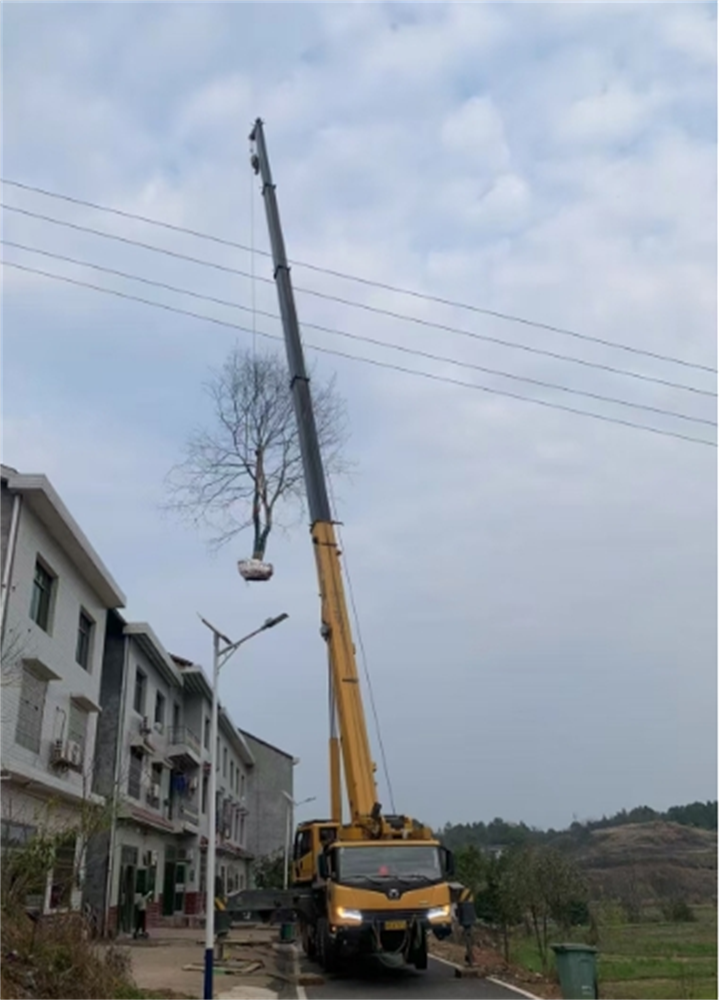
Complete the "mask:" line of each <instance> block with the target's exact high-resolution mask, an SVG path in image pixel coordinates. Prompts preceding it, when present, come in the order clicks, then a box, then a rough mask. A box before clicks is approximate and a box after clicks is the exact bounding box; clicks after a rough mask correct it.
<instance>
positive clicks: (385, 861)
mask: <svg viewBox="0 0 720 1000" xmlns="http://www.w3.org/2000/svg"><path fill="white" fill-rule="evenodd" d="M338 875H339V877H340V879H344V878H357V877H361V876H367V877H369V878H377V877H378V876H383V875H386V876H391V877H393V878H404V877H405V878H407V877H408V876H413V875H419V876H422V877H423V878H427V879H440V878H441V877H442V868H441V866H440V856H439V853H438V849H437V847H429V846H428V847H425V846H417V847H415V846H410V845H407V846H406V845H403V846H402V847H400V846H398V847H389V846H388V847H386V846H383V845H381V844H377V845H376V844H373V846H372V847H341V848H339V849H338Z"/></svg>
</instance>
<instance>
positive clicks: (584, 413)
mask: <svg viewBox="0 0 720 1000" xmlns="http://www.w3.org/2000/svg"><path fill="white" fill-rule="evenodd" d="M0 264H2V265H4V266H5V267H14V268H16V269H17V270H19V271H26V272H28V273H29V274H37V275H40V276H41V277H44V278H51V279H54V280H56V281H62V282H65V283H67V284H70V285H76V286H77V287H79V288H89V289H92V290H93V291H96V292H102V293H104V294H105V295H113V296H115V297H116V298H120V299H126V300H127V301H129V302H139V303H141V304H142V305H146V306H153V307H154V308H156V309H163V310H165V311H166V312H171V313H176V314H177V315H179V316H189V317H191V318H192V319H199V320H202V321H203V322H206V323H214V324H215V325H216V326H222V327H227V328H229V329H233V330H241V331H242V332H243V333H252V330H251V329H249V328H248V327H246V326H242V325H241V324H240V323H231V322H229V321H228V320H222V319H217V318H216V317H214V316H207V315H205V314H203V313H196V312H192V311H191V310H189V309H180V308H178V307H177V306H170V305H167V304H165V303H164V302H154V301H153V300H152V299H144V298H141V297H140V296H139V295H130V294H129V293H128V292H120V291H117V290H116V289H113V288H103V287H102V286H100V285H93V284H91V283H90V282H87V281H79V280H77V279H76V278H68V277H66V276H65V275H59V274H51V273H50V272H48V271H41V270H40V269H39V268H35V267H27V266H26V265H24V264H16V263H15V262H13V261H7V260H3V261H0ZM257 334H258V336H260V337H266V338H267V339H268V340H276V341H280V342H282V340H283V338H282V337H278V336H276V335H275V334H272V333H266V332H265V331H264V330H258V331H257ZM306 346H307V347H308V348H309V349H310V350H312V351H318V352H320V353H321V354H330V355H332V356H334V357H338V358H345V359H347V360H349V361H360V362H362V363H363V364H369V365H374V366H375V367H376V368H387V369H389V370H391V371H397V372H402V373H404V374H406V375H415V376H417V377H419V378H426V379H430V380H431V381H433V382H444V383H447V384H449V385H456V386H461V387H462V388H465V389H476V390H478V391H480V392H487V393H491V394H492V395H496V396H505V397H507V398H509V399H519V400H522V401H523V402H527V403H535V404H536V405H537V406H544V407H546V408H547V409H551V410H561V411H563V412H564V413H574V414H576V415H577V416H581V417H591V418H592V419H593V420H602V421H603V422H604V423H610V424H619V425H620V426H622V427H632V428H634V429H636V430H643V431H648V432H649V433H651V434H659V435H660V436H661V437H673V438H678V439H679V440H681V441H690V442H692V443H693V444H702V445H706V446H707V447H710V448H717V444H716V443H715V442H714V441H707V440H704V439H703V438H695V437H690V436H689V435H687V434H680V433H678V432H677V431H668V430H661V429H660V428H659V427H651V426H649V425H648V424H638V423H635V422H634V421H631V420H623V419H621V418H620V417H609V416H606V415H604V414H600V413H592V412H591V411H590V410H578V409H576V408H575V407H572V406H565V405H563V404H562V403H550V402H548V401H547V400H544V399H535V398H534V397H532V396H523V395H521V394H520V393H516V392H509V391H508V390H506V389H493V388H491V387H490V386H486V385H479V384H478V383H476V382H463V381H462V380H461V379H455V378H450V377H449V376H447V375H436V374H434V373H432V372H421V371H417V370H413V369H412V368H404V367H403V366H402V365H395V364H392V363H391V362H389V361H379V360H377V359H376V358H363V357H360V356H359V355H357V354H347V353H346V352H344V351H338V350H335V349H334V348H331V347H320V346H318V345H316V344H306Z"/></svg>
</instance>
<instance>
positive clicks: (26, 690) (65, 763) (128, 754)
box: [0, 466, 293, 932]
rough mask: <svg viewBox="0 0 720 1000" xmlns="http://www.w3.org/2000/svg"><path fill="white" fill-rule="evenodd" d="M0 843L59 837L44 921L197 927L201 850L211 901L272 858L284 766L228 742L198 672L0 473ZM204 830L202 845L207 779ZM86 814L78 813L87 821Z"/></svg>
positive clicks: (42, 901)
mask: <svg viewBox="0 0 720 1000" xmlns="http://www.w3.org/2000/svg"><path fill="white" fill-rule="evenodd" d="M1 513H2V520H1V525H2V535H1V539H0V540H1V541H2V567H1V568H2V611H1V615H2V670H3V674H2V680H3V692H2V694H3V697H2V706H1V708H2V723H3V724H2V743H1V748H0V764H1V766H2V778H3V781H2V840H3V847H13V846H19V845H22V844H23V843H25V842H27V841H28V840H29V839H31V838H32V836H33V835H34V834H35V833H36V832H37V831H39V830H41V829H42V830H45V831H48V830H49V831H51V832H53V834H55V833H59V834H61V835H62V836H61V837H60V839H59V840H58V841H57V844H56V853H55V866H54V869H53V871H52V872H51V873H50V875H49V876H48V877H47V879H44V877H43V880H41V881H42V885H40V884H38V886H37V887H36V890H37V891H35V889H34V890H33V893H34V896H35V899H34V903H33V905H35V906H37V907H38V908H42V909H44V910H45V911H54V910H60V909H64V908H78V907H79V906H80V905H81V903H84V904H87V905H89V906H90V907H91V908H92V909H93V911H94V912H95V914H96V917H97V918H98V920H99V921H100V922H101V924H102V925H103V927H104V928H105V929H106V930H108V931H110V932H117V931H120V932H123V931H124V932H127V931H130V930H132V928H133V925H134V920H135V916H136V909H135V908H136V902H137V898H138V893H140V892H145V893H148V892H149V893H150V894H151V895H150V903H149V906H148V923H149V924H150V925H152V923H154V922H157V921H159V920H162V921H169V922H173V923H177V922H182V923H187V922H190V921H192V920H194V919H195V918H197V917H199V916H200V915H202V914H203V913H204V905H205V891H206V889H205V887H206V876H207V845H208V838H209V836H211V835H212V836H215V838H216V846H217V867H216V875H217V876H218V877H219V880H220V882H221V884H222V886H223V888H224V890H225V891H226V892H232V891H234V890H237V889H242V888H245V887H247V886H249V885H251V884H252V869H251V862H252V859H253V857H254V856H257V855H264V854H270V853H272V852H274V851H275V850H277V849H279V848H280V847H282V844H283V842H284V836H285V820H286V817H287V801H288V798H289V797H291V796H292V790H293V783H292V763H293V758H292V757H290V755H289V754H285V753H284V752H283V751H280V750H277V749H276V748H274V747H271V746H269V744H266V743H264V742H263V741H262V740H259V739H257V738H256V737H254V736H250V735H249V734H245V733H243V732H242V731H241V730H239V729H238V728H237V727H236V726H235V724H234V723H233V721H232V719H231V718H230V716H229V715H228V713H227V711H226V710H225V709H223V708H222V707H221V708H220V711H219V716H218V722H219V727H218V728H219V732H218V740H217V744H216V746H215V747H211V746H210V732H211V725H210V721H211V714H212V691H211V688H210V684H209V682H208V679H207V677H206V675H205V673H204V671H203V669H202V668H201V667H200V666H198V665H197V664H194V663H192V662H190V661H188V660H184V659H182V658H180V657H174V656H170V655H169V654H168V652H167V650H166V649H165V648H164V646H163V644H162V643H161V642H160V640H159V639H158V637H157V636H156V635H155V633H154V631H153V629H152V628H151V627H150V625H148V624H146V623H144V622H127V621H126V620H125V619H124V617H123V616H122V615H121V614H120V612H119V609H120V608H123V607H124V606H125V597H124V595H123V594H122V592H121V591H120V589H119V587H118V586H117V584H116V583H115V581H114V580H113V578H112V577H111V576H110V574H109V572H108V570H107V569H106V568H105V566H104V565H103V563H102V562H101V561H100V559H99V557H98V555H97V554H96V553H95V551H94V550H93V549H92V547H91V546H90V543H89V542H88V540H87V539H86V538H85V536H84V534H83V533H82V531H81V530H80V528H79V527H78V525H77V524H76V522H75V521H74V520H73V518H72V517H71V515H70V514H69V512H68V511H67V509H66V508H65V506H64V505H63V503H62V501H61V500H60V498H59V497H58V495H57V494H56V492H55V491H54V489H53V488H52V486H51V485H50V483H49V482H48V480H47V479H46V478H45V477H44V476H41V475H37V476H36V475H32V476H28V475H20V474H18V473H17V472H16V471H15V470H13V469H10V468H6V467H5V466H3V467H2V511H1ZM212 762H214V764H215V767H216V771H217V810H216V814H217V823H216V829H215V831H212V833H211V831H210V830H209V824H208V819H209V809H208V795H209V778H210V767H211V765H212ZM88 807H90V808H88Z"/></svg>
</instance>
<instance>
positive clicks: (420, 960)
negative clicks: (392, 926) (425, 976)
mask: <svg viewBox="0 0 720 1000" xmlns="http://www.w3.org/2000/svg"><path fill="white" fill-rule="evenodd" d="M413 965H414V966H415V968H416V969H418V970H419V971H420V972H422V971H424V970H425V969H427V967H428V952H427V937H426V935H425V932H424V931H423V933H422V937H421V939H420V943H419V944H418V947H417V950H416V951H415V954H414V955H413Z"/></svg>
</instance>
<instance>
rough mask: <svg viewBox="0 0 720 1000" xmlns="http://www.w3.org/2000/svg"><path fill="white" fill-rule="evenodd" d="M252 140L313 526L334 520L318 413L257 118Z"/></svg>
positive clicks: (262, 136) (261, 126)
mask: <svg viewBox="0 0 720 1000" xmlns="http://www.w3.org/2000/svg"><path fill="white" fill-rule="evenodd" d="M250 141H251V142H254V143H255V149H256V156H255V157H253V167H254V168H255V172H256V173H259V174H260V178H261V180H262V194H263V201H264V202H265V212H266V215H267V222H268V229H269V231H270V246H271V248H272V258H273V266H274V270H275V284H276V286H277V293H278V302H279V304H280V315H281V317H282V325H283V332H284V334H285V350H286V352H287V360H288V367H289V369H290V388H291V390H292V395H293V404H294V407H295V418H296V420H297V424H298V434H299V437H300V452H301V455H302V462H303V471H304V474H305V489H306V491H307V500H308V509H309V511H310V523H311V524H315V523H316V522H317V521H331V520H332V516H331V514H330V503H329V502H328V494H327V485H326V483H325V473H324V471H323V464H322V456H321V455H320V445H319V442H318V435H317V428H316V426H315V414H314V413H313V408H312V398H311V396H310V379H309V378H308V375H307V371H306V368H305V358H304V356H303V349H302V342H301V340H300V328H299V326H298V319H297V312H296V310H295V298H294V296H293V290H292V283H291V281H290V268H289V266H288V262H287V257H286V255H285V242H284V240H283V235H282V229H281V227H280V213H279V211H278V205H277V198H276V197H275V185H274V184H273V181H272V174H271V173H270V162H269V160H268V155H267V149H266V147H265V136H264V134H263V124H262V121H261V119H260V118H258V119H257V121H256V122H255V125H254V127H253V130H252V132H251V133H250Z"/></svg>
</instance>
